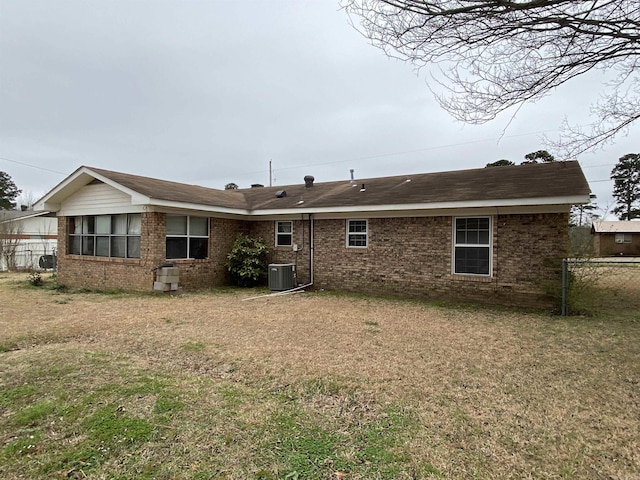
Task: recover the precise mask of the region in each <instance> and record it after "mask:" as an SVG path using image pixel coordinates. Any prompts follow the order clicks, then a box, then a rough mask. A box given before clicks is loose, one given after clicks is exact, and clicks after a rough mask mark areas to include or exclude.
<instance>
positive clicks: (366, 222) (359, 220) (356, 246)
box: [345, 218, 369, 249]
mask: <svg viewBox="0 0 640 480" xmlns="http://www.w3.org/2000/svg"><path fill="white" fill-rule="evenodd" d="M350 222H364V224H365V226H366V229H367V230H366V231H365V232H364V236H365V241H366V243H367V244H366V245H349V237H350V236H351V235H363V233H360V232H358V233H356V232H349V223H350ZM346 232H347V233H346V236H345V242H346V247H347V248H358V249H366V248H369V220H367V219H366V218H349V219H347V221H346Z"/></svg>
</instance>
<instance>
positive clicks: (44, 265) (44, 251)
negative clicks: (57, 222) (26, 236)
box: [0, 240, 57, 271]
mask: <svg viewBox="0 0 640 480" xmlns="http://www.w3.org/2000/svg"><path fill="white" fill-rule="evenodd" d="M56 246H57V245H56V243H53V242H51V241H43V240H39V241H29V240H27V241H21V242H20V243H19V244H17V245H15V246H13V247H12V248H11V249H10V250H9V249H5V251H4V252H3V255H0V271H6V270H25V271H31V270H40V271H42V270H55V269H56V263H57V262H56V260H57V257H56Z"/></svg>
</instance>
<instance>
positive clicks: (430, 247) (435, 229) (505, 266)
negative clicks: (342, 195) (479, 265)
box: [314, 214, 568, 306]
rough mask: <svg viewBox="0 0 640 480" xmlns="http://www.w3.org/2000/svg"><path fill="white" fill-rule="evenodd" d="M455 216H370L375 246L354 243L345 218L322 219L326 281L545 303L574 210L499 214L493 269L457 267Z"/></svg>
mask: <svg viewBox="0 0 640 480" xmlns="http://www.w3.org/2000/svg"><path fill="white" fill-rule="evenodd" d="M452 221H453V219H452V217H426V218H388V219H370V220H369V228H368V230H369V246H368V248H366V249H352V248H347V247H346V246H345V245H346V220H322V221H316V222H315V226H314V229H315V235H314V238H315V251H314V253H315V255H314V280H315V286H316V287H320V288H328V289H336V290H350V291H359V292H370V293H383V294H385V293H386V294H399V295H410V296H420V297H432V298H454V299H462V300H474V301H487V302H498V303H507V304H517V305H536V306H538V305H546V304H550V303H551V302H552V299H551V298H550V297H549V296H548V295H547V294H546V292H547V290H548V288H549V287H556V288H557V287H558V286H559V281H560V276H559V275H560V265H561V259H562V258H563V256H565V255H566V248H567V245H568V229H567V222H568V216H567V214H540V215H499V216H494V217H493V227H494V228H493V243H494V248H493V275H492V277H490V278H487V277H481V276H473V275H453V274H452V273H451V252H452V235H453V233H452Z"/></svg>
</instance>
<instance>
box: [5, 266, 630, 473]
mask: <svg viewBox="0 0 640 480" xmlns="http://www.w3.org/2000/svg"><path fill="white" fill-rule="evenodd" d="M52 287H53V284H52V282H51V281H49V282H47V284H45V286H43V287H31V286H29V285H28V284H27V282H26V275H24V274H23V275H17V274H6V273H0V301H1V306H0V478H3V479H13V478H53V479H55V478H60V479H62V478H78V479H79V478H94V479H106V478H109V479H111V478H113V479H131V478H141V479H145V478H146V479H283V480H284V479H298V480H302V479H344V480H352V479H422V478H465V479H466V478H482V479H498V478H500V479H502V478H514V479H520V478H540V479H542V478H545V479H552V478H576V479H585V478H594V479H600V478H606V479H609V478H610V479H631V478H640V313H638V312H635V311H632V312H626V313H625V312H620V313H618V314H615V315H608V316H604V315H600V316H591V317H569V318H561V317H555V316H548V315H544V314H536V313H526V312H518V311H512V310H498V309H493V310H492V309H486V308H483V309H480V308H475V309H474V308H471V307H452V306H443V305H437V304H433V303H422V302H417V301H404V300H385V299H376V298H366V297H356V296H348V295H335V294H328V293H321V292H320V293H302V294H296V295H289V296H280V297H271V298H259V299H253V300H249V301H243V299H245V298H248V297H251V296H255V295H256V294H259V293H261V292H259V291H258V292H257V291H244V290H233V289H230V290H220V291H214V292H206V293H199V294H185V295H180V296H165V295H142V294H137V295H127V294H96V293H91V292H83V293H82V292H75V293H70V292H65V291H63V290H59V289H55V288H52Z"/></svg>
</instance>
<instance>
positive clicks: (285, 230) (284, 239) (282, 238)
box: [276, 222, 293, 247]
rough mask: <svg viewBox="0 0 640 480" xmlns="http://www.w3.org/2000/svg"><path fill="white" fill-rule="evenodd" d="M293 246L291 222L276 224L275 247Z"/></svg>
mask: <svg viewBox="0 0 640 480" xmlns="http://www.w3.org/2000/svg"><path fill="white" fill-rule="evenodd" d="M291 245H293V222H276V247H290V246H291Z"/></svg>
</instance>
